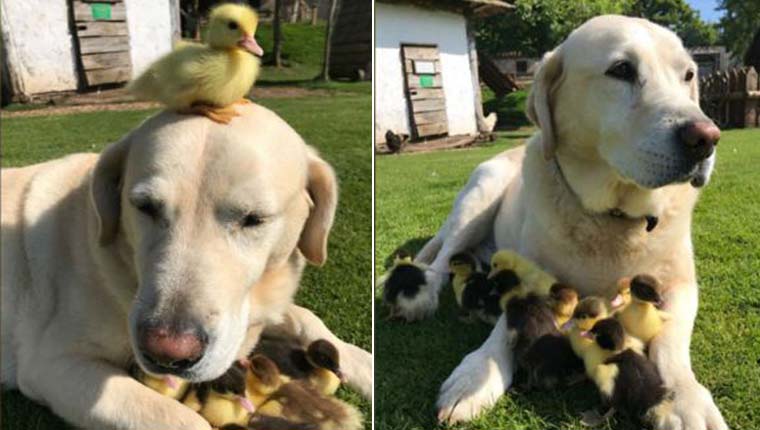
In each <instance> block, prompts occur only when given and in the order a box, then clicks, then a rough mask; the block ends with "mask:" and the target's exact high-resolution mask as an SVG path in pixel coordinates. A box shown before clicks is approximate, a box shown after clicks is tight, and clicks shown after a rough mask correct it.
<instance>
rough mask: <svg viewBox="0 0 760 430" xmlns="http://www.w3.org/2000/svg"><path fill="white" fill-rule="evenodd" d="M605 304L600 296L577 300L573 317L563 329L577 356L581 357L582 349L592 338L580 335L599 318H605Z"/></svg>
mask: <svg viewBox="0 0 760 430" xmlns="http://www.w3.org/2000/svg"><path fill="white" fill-rule="evenodd" d="M607 315H608V313H607V306H606V305H605V304H604V300H603V299H602V298H601V297H596V296H589V297H584V298H583V300H581V301H580V302H578V305H577V306H576V307H575V311H574V312H573V318H572V319H571V320H570V321H568V322H567V323H566V324H565V325H564V326H563V329H565V330H567V336H568V338H569V339H570V346H571V347H572V348H573V352H574V353H575V355H577V356H578V357H581V358H583V355H584V351H585V350H587V349H588V348H590V347H591V344H592V343H593V341H592V340H589V339H588V338H586V337H584V336H582V334H583V333H584V332H587V331H589V330H591V328H592V327H593V326H594V324H596V322H597V321H599V320H600V319H604V318H607Z"/></svg>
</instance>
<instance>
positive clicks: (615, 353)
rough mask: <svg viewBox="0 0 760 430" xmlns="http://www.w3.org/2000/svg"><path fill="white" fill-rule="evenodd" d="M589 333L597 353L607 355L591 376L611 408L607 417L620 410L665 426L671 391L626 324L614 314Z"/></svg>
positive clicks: (667, 418)
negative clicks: (630, 333)
mask: <svg viewBox="0 0 760 430" xmlns="http://www.w3.org/2000/svg"><path fill="white" fill-rule="evenodd" d="M588 336H589V337H590V338H591V339H592V340H593V342H594V349H597V350H598V351H599V353H598V354H596V355H598V356H599V357H604V359H602V360H601V361H600V362H599V363H597V364H596V366H595V368H594V369H593V370H592V371H591V372H590V373H589V377H590V378H591V379H592V380H593V381H594V383H595V384H596V386H597V388H598V389H599V392H600V394H601V396H602V399H603V401H604V403H606V404H608V405H609V406H610V408H611V409H610V411H609V412H608V413H607V414H605V418H606V417H609V416H610V415H611V414H612V413H614V411H615V410H620V411H624V412H626V413H627V414H629V415H630V416H631V417H634V418H635V419H639V420H642V421H644V422H646V423H649V424H656V425H657V426H658V427H657V428H662V427H663V426H662V424H663V423H666V422H667V420H669V419H670V410H671V406H672V405H671V395H670V394H669V393H668V391H667V390H666V389H665V385H664V383H663V380H662V378H661V377H660V373H659V372H658V370H657V368H656V367H655V365H654V363H652V362H651V361H649V360H648V359H647V358H646V357H645V356H644V355H643V354H642V351H641V349H640V348H638V347H635V346H633V347H632V346H631V345H632V344H631V342H630V341H629V339H628V337H627V336H626V334H625V330H624V329H623V326H622V325H621V324H620V322H618V321H617V320H615V319H614V318H607V319H603V320H600V321H598V322H597V323H596V324H595V325H594V327H593V328H592V329H591V330H590V331H589V332H588ZM592 424H593V423H592Z"/></svg>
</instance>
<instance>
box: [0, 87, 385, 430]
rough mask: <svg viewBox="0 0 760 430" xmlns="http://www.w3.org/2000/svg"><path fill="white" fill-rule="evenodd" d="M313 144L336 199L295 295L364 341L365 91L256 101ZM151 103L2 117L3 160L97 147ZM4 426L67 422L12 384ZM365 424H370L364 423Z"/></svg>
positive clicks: (368, 333)
mask: <svg viewBox="0 0 760 430" xmlns="http://www.w3.org/2000/svg"><path fill="white" fill-rule="evenodd" d="M259 102H260V103H261V104H263V105H265V106H267V107H269V108H271V109H273V110H274V111H275V112H277V113H278V114H280V115H281V116H282V117H283V118H284V119H285V120H286V121H288V122H289V123H290V124H291V125H292V126H293V128H295V129H296V130H297V131H298V132H299V133H300V134H301V135H302V136H303V137H304V139H305V140H306V142H308V143H309V144H311V145H314V146H315V147H317V148H318V149H319V150H320V152H321V153H322V155H323V157H324V158H325V159H327V160H328V161H329V162H330V163H331V164H332V165H333V167H334V168H335V170H336V171H337V175H338V179H339V181H340V191H341V194H340V203H339V206H338V213H337V216H336V220H335V227H334V229H333V233H332V235H331V237H330V244H329V260H328V261H327V263H326V265H325V266H324V267H323V268H321V269H315V268H308V269H307V271H306V274H305V276H304V279H303V282H302V287H301V290H300V291H299V293H298V296H297V298H296V302H297V303H299V304H302V305H304V306H306V307H308V308H310V309H312V310H313V311H314V312H315V313H316V314H317V315H319V316H320V317H321V318H322V319H323V320H324V321H325V323H326V324H327V326H328V327H330V328H331V329H332V330H333V331H334V332H335V333H336V334H337V335H338V336H340V337H341V338H342V339H344V340H346V341H349V342H353V343H356V344H358V345H359V346H361V347H363V348H365V349H370V348H371V345H372V342H371V339H372V321H371V319H372V308H371V299H372V293H371V291H372V287H371V285H372V281H371V278H370V271H371V270H372V260H371V247H372V238H371V234H372V230H371V222H372V221H371V220H372V218H371V216H372V213H371V199H372V189H371V177H372V165H371V164H372V159H371V157H372V145H371V139H372V133H371V121H370V118H371V98H370V97H369V96H368V95H365V94H355V95H341V96H336V97H332V98H327V97H310V98H300V99H277V100H263V101H259ZM153 113H154V111H122V112H98V113H86V114H73V115H65V116H49V117H33V118H3V120H2V128H1V129H0V131H2V143H3V146H2V150H3V157H2V165H3V167H7V166H23V165H27V164H32V163H36V162H40V161H43V160H48V159H51V158H54V157H59V156H62V155H65V154H69V153H73V152H86V151H87V152H92V151H100V150H101V149H102V148H103V147H104V146H105V145H107V144H108V143H109V142H113V141H115V140H116V139H118V138H119V137H121V136H122V135H124V134H125V133H127V132H128V131H129V130H131V129H132V128H134V127H135V126H137V125H138V124H139V123H140V122H141V121H142V120H144V119H145V118H147V117H148V116H150V115H151V114H153ZM340 396H341V397H342V398H344V399H347V400H349V401H351V402H352V403H354V404H357V405H359V406H360V407H361V409H362V410H363V412H364V414H365V419H366V420H367V421H368V420H369V417H370V412H369V411H370V406H369V402H367V401H365V400H363V399H362V398H361V397H360V396H358V395H357V394H355V393H353V392H351V391H350V390H347V389H343V388H342V389H341V391H340ZM2 400H3V402H2V418H3V419H2V429H3V430H11V429H13V430H37V429H40V430H42V429H45V430H48V429H64V428H68V427H67V426H65V425H64V424H63V423H62V422H61V421H60V420H59V419H57V418H56V417H55V416H53V415H52V414H51V413H50V412H49V411H48V410H47V409H45V408H43V407H40V406H37V405H36V404H34V403H32V402H31V401H29V400H27V399H25V398H24V397H23V396H21V395H20V394H19V393H18V392H17V391H13V392H4V393H3V399H2ZM368 428H369V427H368Z"/></svg>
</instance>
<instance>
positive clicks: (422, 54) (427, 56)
mask: <svg viewBox="0 0 760 430" xmlns="http://www.w3.org/2000/svg"><path fill="white" fill-rule="evenodd" d="M404 58H407V59H410V60H437V59H438V48H435V47H430V46H404Z"/></svg>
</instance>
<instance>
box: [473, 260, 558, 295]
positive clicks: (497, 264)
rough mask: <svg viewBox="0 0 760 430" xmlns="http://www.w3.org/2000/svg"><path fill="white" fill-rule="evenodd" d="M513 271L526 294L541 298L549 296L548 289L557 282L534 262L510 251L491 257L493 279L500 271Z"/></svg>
mask: <svg viewBox="0 0 760 430" xmlns="http://www.w3.org/2000/svg"><path fill="white" fill-rule="evenodd" d="M507 269H510V270H513V271H514V272H515V273H516V274H517V276H518V277H519V278H520V281H521V282H522V284H523V285H525V288H526V289H527V291H528V292H532V293H536V294H538V295H541V296H546V295H548V294H549V289H550V288H551V287H552V285H554V284H555V283H556V282H557V279H556V278H555V277H554V276H552V275H551V274H549V273H548V272H545V271H544V270H542V269H541V268H540V267H538V265H536V264H535V263H534V262H532V261H530V260H528V259H527V258H525V257H523V256H521V255H520V254H518V253H516V252H514V251H511V250H506V249H505V250H501V251H498V252H497V253H495V254H494V255H493V256H492V257H491V273H490V274H489V275H488V277H489V278H490V277H493V276H494V275H495V274H496V273H498V272H499V271H502V270H507Z"/></svg>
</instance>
